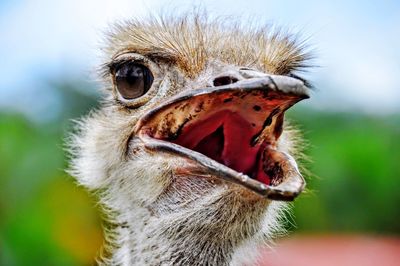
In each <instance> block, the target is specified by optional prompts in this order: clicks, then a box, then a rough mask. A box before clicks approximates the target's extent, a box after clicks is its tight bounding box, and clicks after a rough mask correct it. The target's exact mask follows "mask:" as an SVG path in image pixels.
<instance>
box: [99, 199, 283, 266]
mask: <svg viewBox="0 0 400 266" xmlns="http://www.w3.org/2000/svg"><path fill="white" fill-rule="evenodd" d="M199 207H201V206H199ZM268 209H275V207H274V206H268ZM244 210H246V212H243V211H244ZM249 210H250V212H249ZM261 210H263V212H265V210H266V208H260V206H254V205H253V206H252V207H250V206H248V205H246V204H243V205H242V206H240V207H238V206H237V207H236V210H234V212H233V213H232V212H230V213H229V214H223V213H221V215H222V216H224V217H215V215H217V213H214V214H211V213H208V215H207V217H206V216H204V213H202V212H201V211H199V210H195V209H191V210H190V211H185V213H184V215H183V213H182V212H173V213H162V214H160V213H158V214H156V213H154V212H153V211H152V210H151V209H149V208H140V207H136V208H134V209H132V206H131V208H130V213H134V217H129V218H127V217H126V215H124V217H122V215H120V217H119V218H118V220H120V222H118V225H117V226H116V227H115V228H114V230H113V231H112V232H111V234H110V235H109V236H110V238H111V239H113V241H112V242H113V243H112V244H113V246H114V247H115V248H114V249H113V254H112V256H111V258H110V260H106V261H104V262H105V264H106V265H232V264H234V265H237V264H239V263H238V261H237V259H238V258H240V257H243V255H240V256H236V255H237V254H238V253H242V252H243V251H244V250H246V251H245V255H244V256H245V257H246V258H249V253H248V252H249V251H251V253H255V251H256V250H257V248H256V247H257V246H258V245H259V244H260V242H261V241H263V240H265V236H266V235H268V234H269V233H271V232H266V231H265V228H261V227H265V225H267V226H268V225H269V226H271V227H273V226H274V223H275V218H274V217H266V216H265V215H262V214H261V213H260V211H261ZM243 213H245V214H246V215H245V216H244V215H243ZM268 213H269V212H268ZM210 215H211V216H210ZM123 218H125V220H124V219H123ZM214 219H216V220H217V221H218V222H214V221H213V220H214ZM263 225H264V226H263ZM263 229H264V230H263ZM242 254H243V253H242Z"/></svg>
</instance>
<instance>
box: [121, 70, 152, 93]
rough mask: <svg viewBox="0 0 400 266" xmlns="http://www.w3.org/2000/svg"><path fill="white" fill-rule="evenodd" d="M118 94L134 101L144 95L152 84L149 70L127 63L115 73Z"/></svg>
mask: <svg viewBox="0 0 400 266" xmlns="http://www.w3.org/2000/svg"><path fill="white" fill-rule="evenodd" d="M115 80H116V85H117V89H118V91H119V93H120V94H121V95H122V97H124V98H125V99H134V98H137V97H140V96H142V95H143V94H145V93H146V92H147V91H148V90H149V88H150V86H151V83H152V82H153V76H152V75H151V73H150V70H149V69H148V68H146V67H145V66H142V65H138V64H135V63H127V64H125V65H123V66H121V67H120V68H119V69H118V70H117V72H116V73H115Z"/></svg>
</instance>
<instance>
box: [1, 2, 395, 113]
mask: <svg viewBox="0 0 400 266" xmlns="http://www.w3.org/2000/svg"><path fill="white" fill-rule="evenodd" d="M193 4H200V5H201V6H202V7H203V8H205V9H207V10H208V11H210V12H211V13H212V15H234V16H235V15H240V16H241V17H242V19H246V17H256V18H257V20H261V21H266V22H273V23H275V24H278V25H280V26H284V27H288V28H290V29H292V30H294V31H301V32H302V34H303V35H305V36H309V37H310V42H311V44H312V45H313V46H314V47H315V48H316V50H317V57H318V60H317V63H318V64H319V65H320V67H318V68H316V69H314V70H313V71H312V72H311V73H309V74H308V76H309V77H310V78H311V80H312V81H313V82H314V83H315V85H316V87H317V88H318V90H317V91H316V93H315V94H314V95H313V99H312V100H311V101H309V103H307V104H309V105H310V106H312V107H314V108H318V109H321V110H339V111H341V110H356V111H362V112H368V113H393V112H399V111H400V1H360V0H358V1H330V2H328V1H316V0H310V1H307V0H303V1H287V0H283V1H282V0H280V1H278V0H276V1H262V0H246V1H226V0H219V1H208V0H204V1H190V2H189V1H183V0H178V1H172V0H170V1H160V0H146V1H143V0H135V1H129V0H113V1H103V0H97V1H96V0H86V1H79V0H58V1H52V0H25V1H24V0H19V1H4V0H3V1H1V2H0V33H1V42H0V58H1V61H2V64H0V71H1V79H0V107H3V108H4V107H7V108H14V109H17V110H22V111H26V106H29V107H30V108H31V110H30V112H33V113H35V112H37V113H38V114H40V113H41V112H43V111H45V110H48V108H49V106H50V107H56V105H57V99H56V97H53V96H52V95H53V94H54V93H53V92H52V88H51V87H48V85H46V84H45V83H43V80H44V79H46V78H48V77H50V78H52V79H56V78H57V77H63V76H72V77H75V78H83V79H90V78H91V76H90V74H91V70H93V69H94V68H95V67H96V65H97V64H98V62H99V61H98V59H97V58H98V53H97V45H98V43H99V40H100V38H101V31H102V30H104V29H105V28H106V27H107V25H108V24H109V23H111V22H112V21H115V20H122V19H126V18H129V17H132V16H143V15H144V14H146V13H149V12H154V11H157V10H161V9H163V10H171V9H174V8H182V9H185V8H190V7H191V6H193ZM13 98H17V99H18V101H10V99H13ZM35 99H40V100H38V101H35ZM34 102H36V103H35V104H34ZM32 108H33V109H35V108H36V109H37V110H36V109H35V110H36V111H35V110H33V109H32ZM32 110H33V111H32Z"/></svg>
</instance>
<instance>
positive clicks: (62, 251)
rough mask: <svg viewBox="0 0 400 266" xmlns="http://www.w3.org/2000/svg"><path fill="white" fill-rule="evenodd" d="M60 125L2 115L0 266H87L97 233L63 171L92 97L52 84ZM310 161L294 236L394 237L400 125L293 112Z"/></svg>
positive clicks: (91, 213) (90, 206)
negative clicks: (68, 141) (71, 134)
mask: <svg viewBox="0 0 400 266" xmlns="http://www.w3.org/2000/svg"><path fill="white" fill-rule="evenodd" d="M53 86H54V88H57V91H58V93H59V94H60V95H61V98H62V99H63V101H62V110H61V112H60V115H59V116H58V117H57V119H55V120H53V121H50V122H46V123H33V122H30V121H29V120H28V119H27V118H25V117H24V116H22V115H20V114H14V113H13V114H11V113H7V112H3V113H0V169H1V173H0V265H10V266H12V265H92V264H93V262H94V260H93V258H94V256H95V255H96V254H97V252H98V250H99V248H100V246H101V243H102V233H101V225H100V218H99V213H98V211H97V210H96V209H95V201H94V200H93V199H92V198H91V197H89V195H88V194H87V193H86V192H85V191H84V190H83V189H81V188H79V187H78V186H76V185H75V184H74V181H73V180H72V178H71V177H69V176H67V175H66V174H65V173H64V171H63V169H65V168H66V167H67V159H66V155H65V153H64V151H63V145H64V139H65V136H66V132H68V131H70V130H71V122H70V121H69V119H70V118H76V117H79V116H80V115H82V114H83V113H87V112H88V110H89V109H90V108H91V107H93V106H94V105H95V103H96V100H97V99H96V97H95V96H94V95H89V94H85V93H82V92H81V91H80V90H78V89H76V88H79V87H82V86H86V84H80V83H57V84H53ZM289 117H290V118H291V120H293V121H295V122H296V124H297V125H299V127H300V128H302V130H303V132H304V135H305V138H306V139H308V141H309V143H310V145H309V147H308V148H307V151H306V153H307V154H308V155H309V156H310V157H311V158H312V162H310V163H308V165H309V166H308V167H309V169H310V171H311V173H312V176H311V177H309V178H308V188H309V190H308V192H307V193H305V194H304V195H303V196H301V197H300V198H299V200H297V201H296V204H295V208H294V213H295V218H294V220H295V223H296V224H297V226H296V227H295V228H293V229H294V230H298V231H300V232H328V231H329V232H368V233H378V234H381V233H385V234H399V233H400V223H399V222H398V221H399V220H400V208H399V207H398V204H399V203H400V186H399V185H400V182H399V178H400V167H399V159H400V141H399V140H400V116H392V117H377V116H367V115H361V114H352V113H340V114H332V113H318V112H315V111H311V110H308V109H301V108H300V109H299V108H294V110H292V111H290V113H289Z"/></svg>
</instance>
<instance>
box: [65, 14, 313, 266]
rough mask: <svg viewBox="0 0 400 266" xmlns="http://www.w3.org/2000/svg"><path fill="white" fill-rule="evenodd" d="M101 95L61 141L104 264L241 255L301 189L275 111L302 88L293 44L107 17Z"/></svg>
mask: <svg viewBox="0 0 400 266" xmlns="http://www.w3.org/2000/svg"><path fill="white" fill-rule="evenodd" d="M105 43H106V45H105V46H104V49H103V51H104V64H103V65H102V67H101V76H102V78H103V81H104V87H105V90H104V100H103V104H102V105H101V108H99V110H96V111H93V112H91V113H90V114H89V115H88V116H87V117H85V118H83V119H82V120H80V121H79V122H78V123H77V124H78V130H77V132H76V133H75V135H74V136H73V137H72V142H71V145H70V146H71V152H72V162H71V165H72V166H71V170H70V172H71V174H72V175H73V176H75V177H76V179H77V181H78V183H79V184H80V185H82V186H84V187H86V188H87V189H88V190H89V191H92V192H94V193H95V194H96V195H97V198H98V200H99V203H100V205H101V206H102V207H103V208H104V212H105V213H106V219H107V221H108V224H109V225H110V226H109V227H107V228H106V230H105V235H106V247H105V249H106V252H107V254H108V256H106V257H105V258H102V259H101V261H100V262H99V263H101V264H106V265H241V264H243V263H248V264H249V263H251V261H253V259H254V258H256V253H257V252H256V251H257V246H258V245H260V243H269V242H268V241H269V240H271V239H272V237H273V236H274V235H275V234H276V233H277V232H280V230H281V227H282V226H281V225H280V224H281V222H280V221H281V220H282V219H281V214H282V212H283V211H284V210H285V209H286V208H287V204H286V203H285V201H291V200H293V199H294V198H295V197H296V196H297V195H298V194H300V192H301V191H302V190H303V188H304V186H305V182H304V179H303V178H302V176H301V174H300V172H299V170H298V167H297V164H296V161H295V159H294V158H296V157H297V156H298V155H299V152H298V150H299V146H301V145H299V142H298V141H297V139H298V137H296V131H295V130H293V129H291V127H289V126H288V125H287V123H286V122H284V113H285V111H286V110H287V109H288V108H290V107H291V106H292V105H294V104H295V103H297V102H299V101H300V100H302V99H306V98H308V97H309V94H310V91H309V86H308V84H307V82H306V81H305V80H304V79H302V78H301V77H299V75H298V73H299V71H302V70H304V69H305V68H306V67H308V66H309V59H310V55H309V53H308V52H307V51H306V47H305V46H304V42H302V41H299V40H298V38H296V37H295V36H293V35H289V34H286V33H284V32H282V31H280V30H271V29H269V28H268V27H259V28H247V29H246V27H243V26H240V25H239V24H237V23H230V22H226V21H223V20H220V19H214V20H213V19H209V18H207V17H206V16H202V15H183V16H179V17H161V18H154V17H152V18H149V19H147V20H131V21H127V22H123V23H119V24H116V25H115V26H114V27H113V28H112V29H111V30H110V33H109V34H108V35H107V37H106V42H105Z"/></svg>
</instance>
